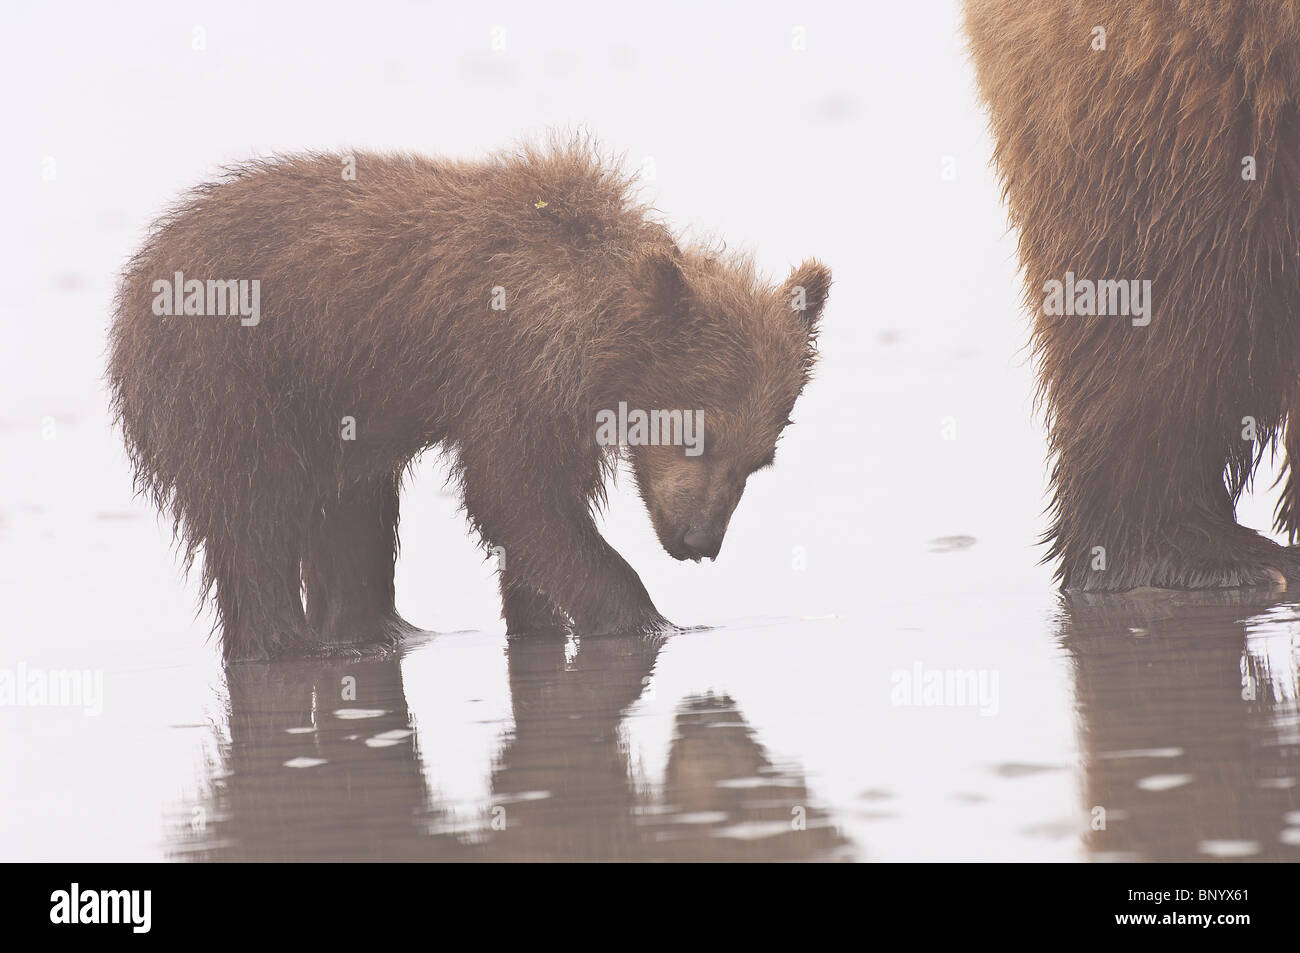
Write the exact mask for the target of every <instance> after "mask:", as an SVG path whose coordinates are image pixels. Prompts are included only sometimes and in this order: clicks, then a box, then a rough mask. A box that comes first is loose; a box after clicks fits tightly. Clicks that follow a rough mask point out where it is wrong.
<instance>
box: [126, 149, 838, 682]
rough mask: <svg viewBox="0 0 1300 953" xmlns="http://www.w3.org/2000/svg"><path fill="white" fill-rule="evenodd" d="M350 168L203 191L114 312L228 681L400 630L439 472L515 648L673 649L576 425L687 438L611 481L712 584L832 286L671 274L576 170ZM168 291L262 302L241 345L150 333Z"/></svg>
mask: <svg viewBox="0 0 1300 953" xmlns="http://www.w3.org/2000/svg"><path fill="white" fill-rule="evenodd" d="M355 160H356V177H355V180H354V181H348V180H345V179H344V177H343V175H342V170H343V166H342V160H341V157H340V156H338V155H324V154H313V155H301V156H294V157H285V158H280V159H275V160H273V161H266V162H255V163H251V164H248V165H245V166H241V167H238V168H235V169H233V170H232V171H230V172H229V174H228V175H227V176H226V177H225V178H224V179H222V180H221V181H219V182H215V183H211V184H207V185H203V186H200V187H199V188H197V189H196V190H194V191H193V192H192V193H191V194H190V195H189V196H187V197H186V198H185V199H184V200H183V201H182V203H181V204H180V205H178V206H177V207H176V208H174V209H173V210H172V211H171V212H170V213H169V214H168V215H166V216H165V217H164V218H163V219H162V220H161V221H160V222H158V223H157V224H156V226H155V228H154V230H153V231H152V233H151V235H150V237H149V239H148V241H147V242H146V244H145V245H144V247H143V248H142V249H141V250H140V252H139V253H138V254H137V255H136V256H135V258H134V259H133V260H132V261H131V262H130V264H129V266H128V268H127V270H126V273H125V276H124V278H123V281H122V285H121V288H120V291H119V295H118V299H117V303H116V316H115V321H114V324H113V328H112V332H111V341H110V346H111V355H110V362H109V381H110V385H111V389H112V395H113V405H114V409H115V411H116V414H117V418H118V420H119V422H120V424H121V426H122V428H123V430H124V432H125V435H126V438H127V445H128V448H129V451H130V454H131V459H132V462H133V464H134V466H135V472H136V479H137V483H138V485H139V486H140V487H141V489H142V490H144V491H146V492H148V493H149V494H150V495H151V497H152V499H153V500H154V502H155V503H156V504H157V505H158V506H159V507H160V508H163V509H165V510H167V511H169V512H170V514H171V515H172V516H173V517H174V520H175V527H176V530H177V532H178V534H179V535H180V538H181V540H182V542H183V545H184V553H185V557H186V565H187V566H188V565H190V564H191V563H192V561H193V559H194V558H195V556H196V555H197V553H198V552H199V550H200V549H201V550H202V552H203V583H204V591H205V592H208V591H210V590H211V589H212V588H213V587H215V590H216V607H217V612H218V621H219V624H220V626H221V629H222V634H223V639H222V645H223V650H224V653H225V655H226V657H227V658H262V657H273V656H276V655H280V654H285V653H292V652H303V651H312V650H315V649H320V648H322V647H324V646H336V645H355V644H366V643H381V644H383V643H387V642H391V641H392V640H393V639H394V638H395V637H396V636H398V635H400V634H401V633H402V632H403V631H404V630H406V629H407V628H409V627H408V626H407V624H406V623H405V622H404V621H403V620H401V619H400V617H399V616H398V615H397V613H396V611H395V609H394V605H393V565H394V560H395V558H396V552H397V520H398V489H399V482H400V479H401V476H402V474H403V472H404V469H405V468H406V467H407V466H408V464H409V463H410V462H411V461H412V459H413V458H414V457H415V456H417V455H418V454H419V453H420V452H422V451H423V450H425V449H426V448H429V447H432V446H435V445H442V447H443V448H444V449H445V450H447V451H449V452H450V454H451V457H452V460H453V463H454V472H455V475H456V477H457V479H458V481H459V483H460V485H461V488H462V491H463V500H464V505H465V509H466V511H467V513H468V515H469V518H470V521H471V523H472V525H473V526H474V528H475V529H477V530H478V531H479V533H480V534H481V537H482V539H483V541H484V543H485V545H487V546H489V547H492V548H496V547H501V548H502V549H503V550H504V570H503V572H502V573H501V590H502V601H503V607H504V616H505V618H506V622H507V627H508V630H509V631H511V632H519V631H537V630H555V629H559V628H561V627H566V626H568V625H570V624H572V625H573V626H574V627H575V628H576V629H577V630H578V631H580V632H584V633H594V632H603V631H613V630H628V629H653V628H656V627H659V626H662V625H664V624H665V623H664V620H663V617H662V616H660V614H659V613H658V611H657V610H656V609H655V607H654V605H653V603H652V602H651V600H650V598H649V596H648V595H647V593H646V591H645V588H644V587H643V586H642V584H641V581H640V579H639V578H638V577H637V575H636V573H635V572H634V571H633V570H632V569H631V567H630V566H628V565H627V563H626V562H624V561H623V560H622V559H621V558H620V557H619V556H618V554H617V553H616V552H614V550H613V549H612V548H610V546H609V545H608V544H607V543H606V542H605V541H604V540H603V539H602V538H601V537H600V535H599V533H598V532H597V529H596V526H595V522H594V519H593V516H592V509H593V507H594V506H598V505H599V504H600V502H601V501H602V499H603V484H604V479H605V478H606V477H607V476H608V475H609V471H610V470H611V468H612V467H613V466H614V465H615V455H614V454H613V453H611V452H610V451H609V450H608V449H607V448H603V447H601V446H598V445H597V442H596V439H595V430H596V427H595V413H596V411H597V410H598V409H602V408H610V409H612V408H617V407H618V405H619V402H620V401H626V402H628V404H629V406H630V407H634V408H644V409H673V408H682V409H701V410H703V411H704V419H705V421H706V429H705V435H704V436H705V442H706V443H705V446H706V449H705V453H704V455H703V456H701V457H699V458H698V459H691V458H688V457H685V456H684V455H683V448H682V447H680V446H678V447H638V448H632V449H631V450H630V451H629V452H630V456H631V458H632V462H633V464H634V470H635V474H636V477H637V482H638V485H639V487H640V489H641V492H642V495H643V497H644V498H645V499H646V502H647V505H648V507H649V510H650V513H651V516H652V518H653V520H654V524H655V528H656V530H657V531H658V533H659V537H660V540H661V542H663V544H664V546H665V548H666V549H668V551H669V552H670V553H671V554H672V555H674V556H676V557H677V558H697V559H698V558H699V556H701V555H705V556H711V555H714V554H716V551H717V546H718V545H720V544H721V539H722V534H723V533H724V532H725V529H726V523H727V520H728V518H729V517H730V515H731V509H732V508H733V507H734V506H735V503H736V501H737V500H738V499H739V496H740V492H741V490H743V488H744V481H745V478H746V477H747V476H748V475H749V473H750V472H752V471H753V470H754V469H755V468H757V467H759V466H761V465H763V464H764V463H766V462H767V461H768V460H769V459H770V455H771V453H772V449H773V447H774V445H775V442H776V439H777V436H778V435H779V433H780V431H781V429H782V428H783V427H784V426H785V424H786V423H788V419H787V415H788V413H789V411H790V409H791V407H792V406H793V404H794V402H795V399H796V398H797V396H798V395H799V393H800V391H801V389H802V388H803V386H804V384H805V383H806V381H807V379H808V375H809V373H810V370H811V367H812V364H813V360H814V354H815V351H814V346H813V345H814V341H815V330H816V322H817V318H818V315H819V312H820V310H821V305H822V303H823V301H824V299H825V296H826V292H827V290H828V286H829V281H830V279H829V273H828V272H827V271H826V269H825V268H824V267H823V266H821V265H819V264H817V263H816V262H809V263H806V264H805V265H804V266H802V267H801V268H800V269H799V270H798V271H796V272H795V273H794V274H793V275H792V276H791V278H790V280H789V281H788V282H787V283H786V286H785V287H784V288H781V289H777V288H772V287H769V286H767V285H766V284H764V283H763V282H761V281H759V280H758V278H757V277H756V275H755V273H754V271H753V269H752V267H751V266H750V264H749V263H748V261H747V260H745V259H743V258H738V257H735V256H729V257H720V256H718V255H714V254H711V253H709V252H707V251H703V250H699V249H693V250H687V251H682V250H680V249H679V248H678V247H677V245H676V243H675V242H674V240H673V237H672V235H671V234H670V233H669V232H668V231H667V229H666V228H665V227H664V226H663V225H661V224H659V223H657V222H656V221H655V220H653V219H652V218H651V217H650V216H649V215H648V214H647V210H646V209H645V208H642V207H639V206H637V205H636V204H634V203H633V201H632V200H631V198H630V183H629V181H628V180H626V179H625V178H623V177H622V176H621V175H620V174H618V173H617V172H616V171H613V170H612V169H611V168H610V167H609V166H608V165H606V164H604V163H602V162H601V161H600V159H599V158H598V156H597V155H596V154H595V153H594V152H593V151H592V150H591V148H590V147H589V146H587V145H585V144H582V143H573V144H568V145H556V146H552V147H550V148H547V149H540V150H538V149H530V148H525V149H521V150H520V151H518V152H517V153H513V154H502V155H499V156H496V157H494V158H492V159H490V160H487V161H483V162H475V163H469V162H453V161H443V160H434V159H427V158H421V157H416V156H406V155H376V154H361V153H359V154H356V156H355ZM178 271H179V272H182V273H183V274H184V275H185V277H186V279H199V280H207V279H213V280H228V279H244V280H254V279H256V280H259V281H260V282H261V320H260V323H258V324H256V325H255V326H247V327H245V326H241V323H240V319H239V318H238V317H200V316H194V315H188V316H177V317H165V316H164V317H160V316H157V315H156V314H154V313H153V311H152V303H153V301H154V298H155V292H154V291H153V289H152V285H153V283H154V282H155V281H158V280H170V279H171V276H172V275H173V274H174V273H175V272H178ZM796 285H798V286H802V287H803V288H804V291H805V296H806V299H807V308H806V310H804V311H802V312H800V313H792V312H791V308H790V300H791V298H790V296H791V295H792V294H793V293H794V291H795V287H794V286H796ZM495 289H501V290H502V291H503V292H504V295H505V305H506V307H505V310H503V311H502V310H493V309H492V308H491V307H490V306H489V305H490V302H492V301H493V299H494V295H495V294H496V291H495ZM344 417H351V418H354V419H355V440H352V441H349V440H343V439H341V431H342V426H343V425H342V421H343V418H344ZM683 540H690V541H693V542H691V543H690V544H688V543H686V542H683ZM701 541H702V542H701ZM304 592H305V595H306V612H305V614H304V608H303V599H302V596H303V593H304Z"/></svg>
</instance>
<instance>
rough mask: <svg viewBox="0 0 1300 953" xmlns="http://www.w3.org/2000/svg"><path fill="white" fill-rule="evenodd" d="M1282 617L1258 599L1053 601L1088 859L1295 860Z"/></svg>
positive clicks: (1263, 596) (1275, 604) (1155, 596)
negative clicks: (1076, 741)
mask: <svg viewBox="0 0 1300 953" xmlns="http://www.w3.org/2000/svg"><path fill="white" fill-rule="evenodd" d="M1295 618H1296V608H1295V607H1294V606H1290V605H1281V604H1279V599H1278V597H1277V596H1276V595H1274V596H1270V595H1268V594H1267V593H1266V592H1265V591H1262V590H1256V591H1250V590H1237V591H1222V592H1217V593H1208V592H1207V593H1175V592H1170V591H1164V592H1149V593H1148V594H1137V595H1130V596H1119V595H1110V594H1107V595H1086V594H1074V595H1071V596H1068V597H1066V607H1065V613H1064V615H1063V618H1062V627H1061V642H1062V645H1063V646H1064V647H1065V649H1066V650H1067V651H1068V652H1069V653H1070V655H1071V656H1072V659H1073V662H1074V667H1075V686H1076V695H1077V703H1078V706H1077V707H1078V711H1079V718H1080V722H1079V729H1080V747H1081V749H1082V751H1083V753H1084V761H1085V772H1086V777H1085V786H1084V791H1085V807H1086V808H1087V810H1088V812H1089V817H1090V820H1091V823H1090V825H1089V827H1090V829H1089V830H1088V832H1087V835H1086V845H1087V849H1088V851H1089V853H1090V854H1091V855H1092V856H1094V857H1095V858H1096V859H1121V860H1125V859H1131V860H1146V861H1189V860H1210V859H1215V858H1241V859H1249V860H1281V859H1291V860H1294V859H1297V855H1298V854H1300V850H1298V849H1297V848H1296V847H1295V846H1293V845H1288V844H1287V843H1285V842H1284V839H1283V837H1282V830H1283V829H1284V828H1285V827H1286V821H1285V816H1286V814H1287V813H1288V812H1291V811H1295V810H1296V809H1297V807H1300V788H1297V787H1296V776H1297V773H1298V772H1297V766H1298V765H1300V744H1297V742H1296V737H1297V735H1296V727H1297V724H1300V719H1298V718H1297V703H1296V688H1297V685H1296V670H1295V662H1294V657H1293V656H1292V655H1291V653H1290V649H1289V636H1290V630H1291V628H1292V627H1293V625H1294V623H1293V620H1294V619H1295ZM1278 647H1280V648H1281V649H1282V651H1281V652H1271V651H1270V649H1274V648H1278Z"/></svg>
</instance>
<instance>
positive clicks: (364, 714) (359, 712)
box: [334, 708, 388, 721]
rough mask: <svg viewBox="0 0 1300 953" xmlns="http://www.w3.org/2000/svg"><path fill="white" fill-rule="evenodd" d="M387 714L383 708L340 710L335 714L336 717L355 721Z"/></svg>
mask: <svg viewBox="0 0 1300 953" xmlns="http://www.w3.org/2000/svg"><path fill="white" fill-rule="evenodd" d="M387 714H388V712H387V711H385V710H384V709H382V708H339V709H337V710H336V711H335V712H334V717H335V718H343V719H345V720H347V721H354V720H356V719H357V718H379V717H381V716H383V715H387Z"/></svg>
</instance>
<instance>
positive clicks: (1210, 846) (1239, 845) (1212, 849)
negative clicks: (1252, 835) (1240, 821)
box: [1196, 840, 1259, 857]
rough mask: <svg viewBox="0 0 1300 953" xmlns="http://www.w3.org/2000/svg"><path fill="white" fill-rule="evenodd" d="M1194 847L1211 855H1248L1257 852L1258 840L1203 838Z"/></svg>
mask: <svg viewBox="0 0 1300 953" xmlns="http://www.w3.org/2000/svg"><path fill="white" fill-rule="evenodd" d="M1196 849H1197V850H1199V851H1200V852H1201V853H1202V854H1209V855H1210V856H1211V857H1250V856H1253V855H1254V854H1258V853H1259V841H1253V840H1203V841H1201V842H1200V843H1199V844H1197V845H1196Z"/></svg>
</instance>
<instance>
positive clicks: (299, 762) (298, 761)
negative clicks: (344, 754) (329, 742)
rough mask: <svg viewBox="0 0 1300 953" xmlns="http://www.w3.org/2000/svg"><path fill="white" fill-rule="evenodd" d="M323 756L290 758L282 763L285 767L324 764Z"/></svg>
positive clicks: (311, 766)
mask: <svg viewBox="0 0 1300 953" xmlns="http://www.w3.org/2000/svg"><path fill="white" fill-rule="evenodd" d="M325 763H326V761H325V759H324V758H307V757H300V758H290V759H289V760H288V761H286V762H285V763H284V766H285V767H286V768H314V767H316V766H317V765H321V764H325Z"/></svg>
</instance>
